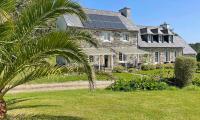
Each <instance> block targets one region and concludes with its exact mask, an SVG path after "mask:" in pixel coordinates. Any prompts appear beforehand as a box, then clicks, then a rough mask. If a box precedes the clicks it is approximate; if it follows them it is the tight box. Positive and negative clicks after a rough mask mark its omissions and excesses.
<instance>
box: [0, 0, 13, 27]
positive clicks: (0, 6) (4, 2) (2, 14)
mask: <svg viewBox="0 0 200 120" xmlns="http://www.w3.org/2000/svg"><path fill="white" fill-rule="evenodd" d="M14 8H15V0H0V24H2V23H4V22H6V21H7V20H9V19H10V18H11V15H10V12H11V11H13V10H14Z"/></svg>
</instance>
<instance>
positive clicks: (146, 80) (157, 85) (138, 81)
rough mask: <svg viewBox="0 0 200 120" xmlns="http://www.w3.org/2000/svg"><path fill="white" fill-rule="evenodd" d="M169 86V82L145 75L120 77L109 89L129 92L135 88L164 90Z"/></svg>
mask: <svg viewBox="0 0 200 120" xmlns="http://www.w3.org/2000/svg"><path fill="white" fill-rule="evenodd" d="M167 88H168V85H167V83H165V82H162V81H160V80H155V79H152V78H150V77H147V76H145V77H136V78H134V79H132V80H125V79H119V80H117V81H116V82H115V83H114V84H112V85H111V86H110V87H109V88H108V89H111V90H113V91H125V92H127V91H134V90H164V89H167Z"/></svg>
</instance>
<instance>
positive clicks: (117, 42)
mask: <svg viewBox="0 0 200 120" xmlns="http://www.w3.org/2000/svg"><path fill="white" fill-rule="evenodd" d="M90 32H92V34H93V35H94V38H96V39H97V41H98V43H99V47H102V48H111V47H126V46H135V47H137V39H138V37H137V36H138V33H137V32H127V31H124V32H123V31H104V30H90ZM102 32H110V33H111V36H112V37H111V42H104V41H103V40H102ZM123 33H128V34H129V41H127V42H126V41H122V40H121V38H122V34H123ZM82 47H85V48H88V47H91V46H90V45H88V44H82Z"/></svg>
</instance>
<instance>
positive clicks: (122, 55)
mask: <svg viewBox="0 0 200 120" xmlns="http://www.w3.org/2000/svg"><path fill="white" fill-rule="evenodd" d="M126 60H127V55H125V54H123V53H121V52H120V53H119V61H120V62H124V61H126Z"/></svg>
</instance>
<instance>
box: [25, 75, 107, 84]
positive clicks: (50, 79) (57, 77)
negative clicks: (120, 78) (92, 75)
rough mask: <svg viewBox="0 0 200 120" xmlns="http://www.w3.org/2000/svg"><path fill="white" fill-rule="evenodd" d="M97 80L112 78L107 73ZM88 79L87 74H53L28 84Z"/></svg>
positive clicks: (97, 77)
mask: <svg viewBox="0 0 200 120" xmlns="http://www.w3.org/2000/svg"><path fill="white" fill-rule="evenodd" d="M96 79H97V80H109V79H110V78H109V77H108V76H105V75H97V76H96ZM80 80H83V81H87V80H88V79H87V75H86V74H81V75H78V74H72V75H51V76H48V77H44V78H41V79H37V80H34V81H31V82H29V83H28V84H42V83H63V82H69V81H80Z"/></svg>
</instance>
